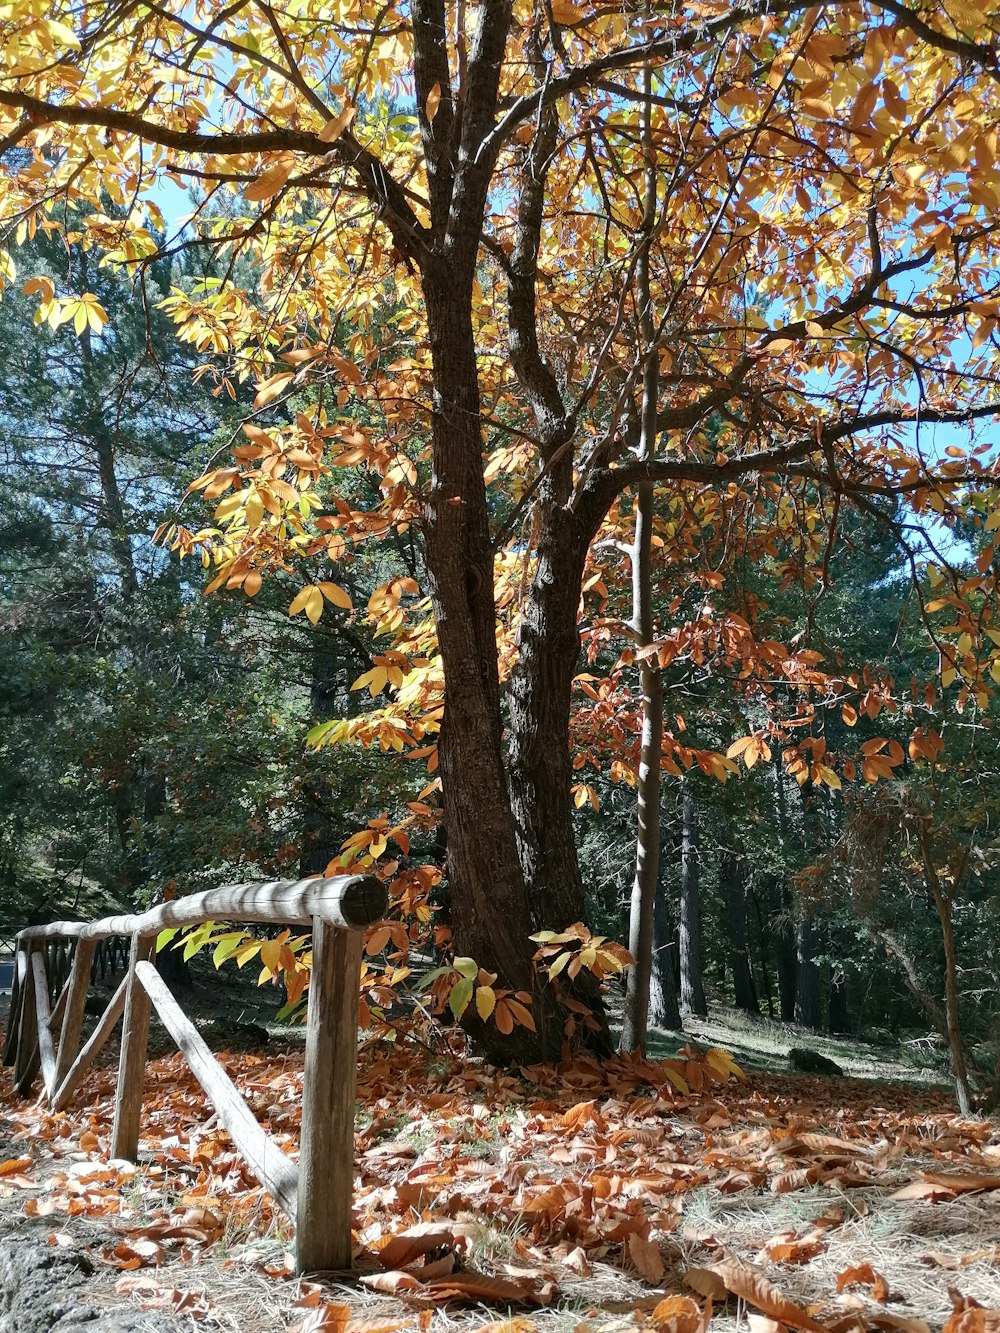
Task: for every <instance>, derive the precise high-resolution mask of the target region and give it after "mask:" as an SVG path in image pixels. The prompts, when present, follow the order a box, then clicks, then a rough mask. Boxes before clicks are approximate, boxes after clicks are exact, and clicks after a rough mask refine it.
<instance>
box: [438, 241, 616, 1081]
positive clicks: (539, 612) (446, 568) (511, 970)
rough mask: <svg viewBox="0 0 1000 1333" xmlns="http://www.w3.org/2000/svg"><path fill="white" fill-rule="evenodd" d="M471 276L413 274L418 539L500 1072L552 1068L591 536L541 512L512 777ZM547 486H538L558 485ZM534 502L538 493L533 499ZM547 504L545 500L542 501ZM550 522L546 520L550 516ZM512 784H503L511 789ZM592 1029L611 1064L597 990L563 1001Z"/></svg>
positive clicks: (456, 893)
mask: <svg viewBox="0 0 1000 1333" xmlns="http://www.w3.org/2000/svg"><path fill="white" fill-rule="evenodd" d="M472 273H473V268H472V265H471V264H470V266H469V268H468V269H467V271H466V272H464V273H463V272H462V271H461V268H460V266H459V265H458V263H457V262H456V263H452V264H448V265H445V264H441V265H440V266H434V268H433V270H432V271H431V272H430V273H426V272H425V279H424V294H425V300H426V307H427V314H428V327H429V332H430V343H431V354H432V361H433V371H434V393H433V446H434V474H433V483H432V490H431V496H430V498H429V501H428V503H427V506H426V512H425V519H424V528H425V536H426V548H427V565H428V575H429V584H430V592H431V598H432V603H433V608H434V615H435V621H436V625H437V632H438V642H439V645H440V650H441V658H442V662H443V665H444V675H445V707H444V719H443V723H442V728H441V736H440V742H439V755H440V773H441V783H442V791H443V801H444V819H445V827H446V829H447V844H448V851H447V870H448V881H449V900H450V906H451V917H452V931H453V937H454V941H455V946H456V950H457V952H459V953H460V954H463V955H467V956H469V957H472V958H475V959H476V961H477V962H478V963H479V964H480V966H482V967H484V968H487V969H488V970H489V971H494V972H497V973H499V975H500V978H501V984H503V985H506V986H510V987H512V988H513V989H515V990H524V991H528V992H530V993H531V994H532V996H533V1001H534V1003H533V1009H532V1012H533V1017H534V1019H535V1023H536V1026H537V1032H536V1033H535V1034H532V1033H531V1032H529V1031H528V1029H525V1028H515V1029H514V1032H513V1033H512V1034H511V1035H510V1037H509V1038H508V1037H505V1036H504V1035H503V1034H502V1033H500V1032H499V1030H498V1029H497V1028H496V1026H495V1025H493V1024H481V1023H479V1022H478V1020H477V1019H476V1017H475V1015H473V1014H469V1015H468V1023H469V1027H470V1030H471V1031H472V1032H473V1034H474V1035H475V1037H476V1039H477V1040H478V1041H479V1043H480V1044H481V1046H482V1047H483V1049H484V1050H485V1051H486V1053H487V1054H488V1055H489V1056H490V1057H491V1058H493V1059H496V1060H498V1061H500V1062H504V1063H506V1062H509V1061H511V1060H518V1061H526V1060H528V1061H530V1060H536V1059H544V1058H555V1057H556V1056H558V1055H559V1054H560V1052H561V1050H562V1043H563V1014H562V1012H561V1010H560V1008H559V1006H558V1005H557V1004H556V1003H555V1000H554V997H553V995H552V993H551V988H549V987H543V986H542V985H541V984H540V982H539V980H538V977H537V974H536V971H535V968H534V966H533V963H532V955H533V953H534V949H535V946H534V945H533V943H532V942H531V940H530V938H529V936H530V935H531V934H532V933H533V932H534V931H536V930H537V929H539V928H541V927H542V926H549V927H552V928H556V929H561V928H563V927H564V926H567V925H570V924H572V923H573V922H575V921H579V920H582V919H583V916H584V910H583V885H582V880H581V877H580V871H579V863H578V860H577V854H576V842H575V837H574V834H573V824H572V806H571V802H570V785H571V766H570V751H569V700H570V686H571V682H572V677H573V671H574V668H575V663H576V659H577V654H578V651H579V635H578V629H577V623H576V616H577V608H578V605H579V595H580V585H581V583H582V579H583V566H584V559H585V556H586V548H587V544H588V542H589V535H587V534H577V535H576V540H575V541H573V540H568V538H569V537H570V534H569V533H568V532H567V527H568V525H569V523H571V522H572V520H571V519H570V520H568V522H561V521H559V518H557V516H556V515H555V514H553V513H552V511H551V509H550V514H549V519H548V521H547V522H546V523H544V524H543V526H542V529H541V532H540V536H539V541H538V548H537V559H536V566H535V573H534V578H533V580H532V590H531V595H530V596H529V598H528V599H527V602H526V605H525V608H524V614H523V617H522V621H521V627H520V654H519V660H518V662H517V664H516V666H515V668H514V671H513V673H512V676H511V680H510V685H509V702H510V750H509V774H508V766H507V764H505V758H506V757H507V756H505V754H504V749H503V737H502V729H501V705H500V683H499V675H498V664H497V652H496V608H495V603H494V595H493V552H492V547H491V541H490V532H489V523H488V514H487V508H486V488H485V484H484V481H483V467H482V438H481V426H480V417H479V411H480V404H479V385H478V378H477V367H476V355H475V345H474V341H473V332H472V322H471V309H472ZM560 481H561V478H560V476H559V475H558V474H555V475H554V476H553V477H552V478H550V482H549V485H550V486H558V485H559V484H560ZM544 489H546V488H543V490H544ZM540 499H541V502H542V503H543V504H544V500H545V497H544V495H543V496H542V497H540ZM552 508H553V509H554V506H552ZM508 776H509V785H508ZM575 989H576V991H577V993H578V995H579V997H580V998H582V999H583V1000H584V1002H585V1003H587V1005H588V1007H589V1008H590V1009H591V1011H592V1013H593V1015H594V1025H595V1028H596V1031H594V1032H592V1033H591V1034H590V1036H591V1039H592V1042H593V1044H594V1045H596V1047H597V1048H598V1049H600V1050H609V1049H610V1038H609V1035H608V1029H607V1020H606V1017H605V1015H604V1011H603V1006H602V1004H601V1001H600V994H599V989H598V986H597V983H596V980H595V979H594V978H593V977H591V976H590V975H589V974H587V975H586V976H581V978H580V981H579V984H578V986H577V987H576V988H575Z"/></svg>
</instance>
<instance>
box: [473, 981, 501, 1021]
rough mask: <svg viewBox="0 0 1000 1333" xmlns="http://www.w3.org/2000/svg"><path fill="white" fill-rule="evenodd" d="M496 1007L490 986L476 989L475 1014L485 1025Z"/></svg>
mask: <svg viewBox="0 0 1000 1333" xmlns="http://www.w3.org/2000/svg"><path fill="white" fill-rule="evenodd" d="M496 1005H497V996H496V991H495V990H494V989H493V987H492V986H479V987H477V988H476V1012H477V1013H478V1014H479V1017H480V1018H481V1019H482V1020H483V1022H484V1023H485V1022H486V1020H487V1019H488V1018H489V1016H490V1014H492V1012H493V1010H494V1009H495V1008H496Z"/></svg>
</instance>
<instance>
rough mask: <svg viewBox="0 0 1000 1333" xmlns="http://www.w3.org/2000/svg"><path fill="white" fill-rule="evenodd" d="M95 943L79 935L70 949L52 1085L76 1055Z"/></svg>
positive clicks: (56, 1084) (63, 1073) (81, 1030)
mask: <svg viewBox="0 0 1000 1333" xmlns="http://www.w3.org/2000/svg"><path fill="white" fill-rule="evenodd" d="M96 947H97V946H96V943H95V941H94V940H88V939H79V940H77V942H76V948H75V949H74V951H73V963H72V966H71V970H70V976H69V994H68V995H67V996H66V1008H65V1010H64V1012H63V1021H62V1029H61V1031H60V1033H59V1051H58V1053H57V1055H56V1082H55V1086H56V1088H58V1087H59V1085H60V1083H62V1081H63V1079H64V1078H65V1077H66V1071H67V1070H68V1069H69V1067H70V1065H71V1064H72V1063H73V1061H74V1060H75V1059H76V1056H77V1052H78V1050H79V1047H80V1034H81V1033H82V1032H83V1015H84V1006H85V1005H86V1003H87V990H88V988H89V986H90V967H91V964H92V963H93V961H94V950H95V948H96Z"/></svg>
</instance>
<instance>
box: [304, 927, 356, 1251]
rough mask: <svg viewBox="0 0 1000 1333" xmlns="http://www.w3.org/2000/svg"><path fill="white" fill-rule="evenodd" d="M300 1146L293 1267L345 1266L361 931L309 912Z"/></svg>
mask: <svg viewBox="0 0 1000 1333" xmlns="http://www.w3.org/2000/svg"><path fill="white" fill-rule="evenodd" d="M312 938H313V964H312V974H311V978H310V982H309V1009H308V1017H307V1026H306V1052H305V1077H304V1080H303V1086H302V1149H301V1152H300V1154H299V1190H298V1200H297V1205H296V1218H295V1261H296V1268H297V1270H298V1272H299V1273H316V1272H322V1271H329V1270H340V1269H347V1268H350V1266H351V1205H352V1202H353V1198H354V1100H355V1090H356V1086H357V1051H358V985H359V982H360V977H361V942H362V938H363V937H362V935H361V934H360V932H358V931H356V930H344V929H343V928H337V927H335V926H331V925H330V924H329V923H328V922H326V921H324V920H322V919H321V918H320V917H314V918H313V937H312Z"/></svg>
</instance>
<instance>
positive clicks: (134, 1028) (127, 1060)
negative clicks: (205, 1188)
mask: <svg viewBox="0 0 1000 1333" xmlns="http://www.w3.org/2000/svg"><path fill="white" fill-rule="evenodd" d="M155 950H156V936H155V935H138V934H137V935H133V936H132V948H131V951H130V952H129V960H128V989H127V991H126V998H125V1024H124V1027H123V1028H122V1050H121V1057H120V1058H119V1061H118V1093H117V1096H116V1097H115V1124H114V1129H113V1130H112V1133H111V1156H112V1157H119V1158H124V1160H125V1161H127V1162H134V1161H135V1160H136V1157H137V1156H138V1154H139V1122H140V1119H141V1117H142V1090H143V1085H144V1084H145V1082H146V1046H147V1043H148V1041H149V1011H150V1000H149V996H148V995H147V994H146V991H145V988H144V987H143V985H142V983H141V982H140V981H139V979H138V977H137V976H136V974H135V965H136V963H138V962H145V961H146V960H147V959H149V958H152V956H153V954H154V952H155Z"/></svg>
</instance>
